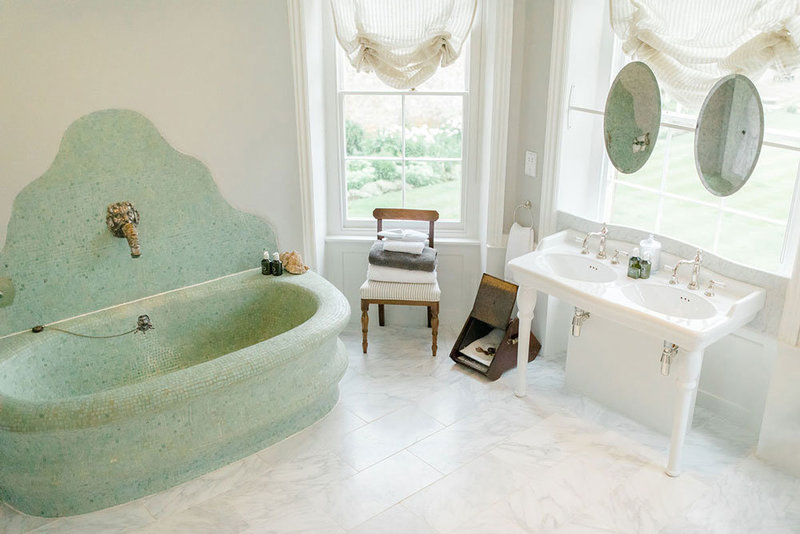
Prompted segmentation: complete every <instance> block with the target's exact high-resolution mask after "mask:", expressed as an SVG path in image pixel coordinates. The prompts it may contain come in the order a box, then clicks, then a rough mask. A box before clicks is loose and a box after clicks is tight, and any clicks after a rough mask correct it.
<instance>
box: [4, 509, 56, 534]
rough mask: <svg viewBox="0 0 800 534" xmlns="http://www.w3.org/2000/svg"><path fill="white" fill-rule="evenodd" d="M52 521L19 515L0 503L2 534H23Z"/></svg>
mask: <svg viewBox="0 0 800 534" xmlns="http://www.w3.org/2000/svg"><path fill="white" fill-rule="evenodd" d="M53 521H55V519H49V518H46V517H34V516H30V515H26V514H21V513H19V512H17V511H16V510H14V509H12V508H11V507H9V506H6V505H5V504H2V503H0V532H3V533H4V534H24V533H25V532H30V531H31V530H33V529H35V528H39V527H41V526H43V525H46V524H47V523H52V522H53Z"/></svg>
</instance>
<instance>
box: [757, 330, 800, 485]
mask: <svg viewBox="0 0 800 534" xmlns="http://www.w3.org/2000/svg"><path fill="white" fill-rule="evenodd" d="M798 383H800V347H796V346H792V345H789V344H786V343H778V357H777V361H776V363H775V370H774V372H773V373H772V382H771V384H770V388H769V395H768V397H767V406H766V410H765V412H764V421H763V422H762V423H761V435H760V437H759V442H758V449H757V454H758V456H760V457H761V458H764V459H765V460H767V461H769V462H771V463H773V464H775V465H777V466H779V467H782V468H784V469H786V470H787V471H788V472H790V473H792V474H794V475H795V476H799V477H800V452H798V451H800V388H798Z"/></svg>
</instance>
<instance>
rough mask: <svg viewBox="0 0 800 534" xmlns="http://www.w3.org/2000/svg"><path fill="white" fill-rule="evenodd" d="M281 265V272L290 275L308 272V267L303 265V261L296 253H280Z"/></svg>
mask: <svg viewBox="0 0 800 534" xmlns="http://www.w3.org/2000/svg"><path fill="white" fill-rule="evenodd" d="M281 263H282V264H283V270H284V271H288V272H290V273H292V274H303V273H304V272H306V271H307V270H308V265H306V264H305V263H303V259H302V258H301V257H300V254H299V253H298V252H295V251H292V252H281Z"/></svg>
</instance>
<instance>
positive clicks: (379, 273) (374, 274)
mask: <svg viewBox="0 0 800 534" xmlns="http://www.w3.org/2000/svg"><path fill="white" fill-rule="evenodd" d="M367 278H368V279H369V280H375V281H377V282H403V283H406V284H432V283H434V282H435V281H436V270H435V269H434V270H433V271H431V272H425V271H408V270H406V269H397V268H395V267H383V266H381V265H371V264H370V265H369V266H368V267H367Z"/></svg>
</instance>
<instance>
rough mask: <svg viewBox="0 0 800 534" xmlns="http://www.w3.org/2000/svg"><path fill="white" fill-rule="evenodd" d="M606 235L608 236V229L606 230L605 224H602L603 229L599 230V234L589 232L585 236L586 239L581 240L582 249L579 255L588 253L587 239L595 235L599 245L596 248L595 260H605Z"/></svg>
mask: <svg viewBox="0 0 800 534" xmlns="http://www.w3.org/2000/svg"><path fill="white" fill-rule="evenodd" d="M607 234H608V228H606V223H603V227H602V228H601V229H600V231H599V232H589V233H588V234H586V237H584V238H583V248H582V249H581V254H588V253H589V238H590V237H592V236H595V235H596V236H599V237H600V245H599V246H598V248H597V259H598V260H604V259H606V235H607Z"/></svg>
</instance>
